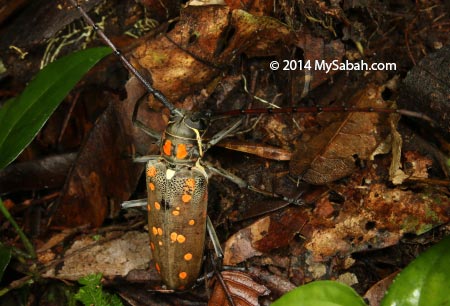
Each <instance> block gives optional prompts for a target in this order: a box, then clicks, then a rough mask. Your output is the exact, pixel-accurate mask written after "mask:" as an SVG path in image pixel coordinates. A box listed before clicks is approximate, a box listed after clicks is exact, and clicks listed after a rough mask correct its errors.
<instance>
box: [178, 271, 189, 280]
mask: <svg viewBox="0 0 450 306" xmlns="http://www.w3.org/2000/svg"><path fill="white" fill-rule="evenodd" d="M178 276H179V277H180V278H181V279H185V278H186V277H187V273H186V272H180V274H178Z"/></svg>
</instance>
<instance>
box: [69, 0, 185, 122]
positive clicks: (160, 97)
mask: <svg viewBox="0 0 450 306" xmlns="http://www.w3.org/2000/svg"><path fill="white" fill-rule="evenodd" d="M69 2H70V3H72V5H73V6H75V7H76V8H77V9H78V11H79V12H80V14H81V16H82V17H83V19H84V20H85V21H86V22H87V23H88V24H89V25H90V26H91V27H92V28H93V29H94V31H95V32H96V33H97V34H98V35H99V36H100V38H101V39H102V40H103V41H104V42H105V44H106V45H108V46H109V47H110V48H111V49H112V50H113V51H114V54H115V55H117V57H118V58H119V59H120V61H121V62H122V63H123V64H124V65H125V67H126V68H128V70H129V71H130V72H131V73H132V74H133V75H134V76H135V77H136V78H138V80H139V81H140V82H141V83H142V84H143V85H144V86H145V88H146V89H147V91H148V92H149V93H151V94H152V95H153V96H154V97H155V98H156V99H158V100H159V101H161V103H162V104H164V106H165V107H167V108H168V109H169V110H170V112H171V113H176V114H178V115H182V114H181V112H180V111H179V110H178V109H177V108H175V106H174V105H173V104H172V103H170V102H169V101H168V100H167V98H166V96H164V94H163V93H162V92H160V91H159V90H157V89H154V88H153V87H152V85H150V83H149V82H148V81H147V80H146V79H145V78H144V77H143V76H142V75H141V74H140V73H139V72H138V71H137V70H136V68H134V67H133V65H131V63H130V62H129V61H128V60H127V59H126V58H125V57H124V56H123V55H122V53H121V52H120V51H119V50H118V49H117V48H116V46H115V45H114V44H113V43H112V41H111V40H110V39H109V38H108V37H107V36H106V35H105V33H104V32H103V31H102V29H100V28H99V27H98V26H97V25H96V24H95V23H94V21H93V20H92V19H91V17H89V15H88V14H87V13H86V12H85V11H84V9H83V8H82V7H81V6H80V5H79V4H78V3H77V2H76V1H75V0H69Z"/></svg>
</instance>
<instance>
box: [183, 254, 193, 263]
mask: <svg viewBox="0 0 450 306" xmlns="http://www.w3.org/2000/svg"><path fill="white" fill-rule="evenodd" d="M191 259H192V254H191V253H186V254H184V260H186V261H189V260H191Z"/></svg>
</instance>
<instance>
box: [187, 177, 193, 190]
mask: <svg viewBox="0 0 450 306" xmlns="http://www.w3.org/2000/svg"><path fill="white" fill-rule="evenodd" d="M185 183H186V186H188V187H189V188H191V189H192V188H194V187H195V179H193V178H188V179H187V180H186V182H185Z"/></svg>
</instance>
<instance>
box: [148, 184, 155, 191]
mask: <svg viewBox="0 0 450 306" xmlns="http://www.w3.org/2000/svg"><path fill="white" fill-rule="evenodd" d="M148 188H149V189H150V190H151V191H154V190H155V184H153V183H148Z"/></svg>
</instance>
